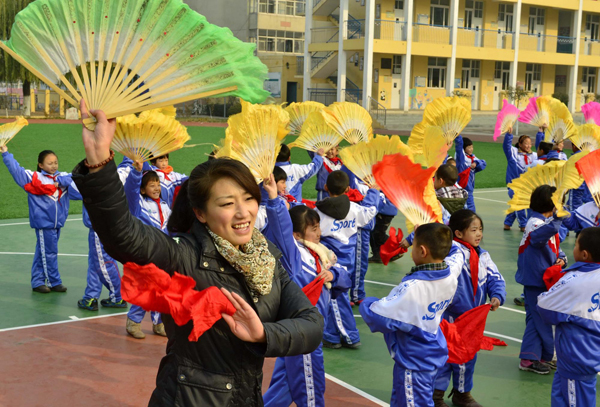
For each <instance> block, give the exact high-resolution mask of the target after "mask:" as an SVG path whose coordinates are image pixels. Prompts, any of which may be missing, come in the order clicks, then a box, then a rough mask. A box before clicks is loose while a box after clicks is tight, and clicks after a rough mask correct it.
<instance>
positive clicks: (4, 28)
mask: <svg viewBox="0 0 600 407" xmlns="http://www.w3.org/2000/svg"><path fill="white" fill-rule="evenodd" d="M33 1H34V0H0V40H2V41H7V40H8V39H9V38H10V31H11V28H12V25H13V23H14V22H15V16H16V15H17V13H18V12H19V11H21V10H23V9H24V8H25V7H27V6H28V5H29V3H31V2H33ZM0 81H2V82H5V83H7V84H8V83H16V82H19V81H20V82H22V83H23V111H24V114H25V115H26V116H29V115H30V114H31V83H39V79H38V78H37V77H36V76H35V75H33V74H32V73H31V72H29V71H28V70H27V69H25V67H23V65H21V64H20V63H18V62H17V61H15V60H14V59H13V58H12V57H11V56H10V55H8V54H7V53H6V52H2V53H0Z"/></svg>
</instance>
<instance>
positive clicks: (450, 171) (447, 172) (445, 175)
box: [435, 164, 458, 186]
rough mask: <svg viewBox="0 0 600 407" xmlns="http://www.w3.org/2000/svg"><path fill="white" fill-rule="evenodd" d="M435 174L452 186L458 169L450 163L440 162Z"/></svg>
mask: <svg viewBox="0 0 600 407" xmlns="http://www.w3.org/2000/svg"><path fill="white" fill-rule="evenodd" d="M435 176H436V177H438V178H439V179H441V180H444V182H445V183H446V185H447V186H452V185H454V184H456V181H458V169H457V168H456V167H455V166H454V165H452V164H442V165H440V168H438V169H437V171H436V172H435Z"/></svg>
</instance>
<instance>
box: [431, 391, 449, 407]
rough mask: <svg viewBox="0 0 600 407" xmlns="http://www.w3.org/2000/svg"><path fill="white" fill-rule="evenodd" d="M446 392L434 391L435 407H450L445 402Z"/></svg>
mask: <svg viewBox="0 0 600 407" xmlns="http://www.w3.org/2000/svg"><path fill="white" fill-rule="evenodd" d="M444 393H445V391H444V390H434V391H433V407H448V405H447V404H446V402H445V401H444Z"/></svg>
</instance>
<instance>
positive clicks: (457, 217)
mask: <svg viewBox="0 0 600 407" xmlns="http://www.w3.org/2000/svg"><path fill="white" fill-rule="evenodd" d="M475 219H479V221H480V222H481V227H482V228H483V220H482V219H481V217H479V215H477V214H476V213H475V212H473V211H472V210H470V209H460V210H458V211H456V212H454V213H453V214H452V216H450V222H449V223H448V226H449V227H450V229H451V230H452V234H454V232H456V231H457V230H458V231H460V232H464V231H465V229H468V228H469V226H471V223H472V222H473V221H474V220H475Z"/></svg>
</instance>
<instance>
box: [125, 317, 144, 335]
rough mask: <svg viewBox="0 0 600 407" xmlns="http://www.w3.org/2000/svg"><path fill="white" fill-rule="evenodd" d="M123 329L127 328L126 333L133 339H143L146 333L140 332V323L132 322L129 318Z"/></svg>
mask: <svg viewBox="0 0 600 407" xmlns="http://www.w3.org/2000/svg"><path fill="white" fill-rule="evenodd" d="M125 329H126V330H127V333H128V334H129V335H131V336H133V337H134V338H135V339H144V338H145V337H146V334H144V333H143V332H142V324H138V323H137V322H133V321H132V320H131V319H129V318H127V324H126V325H125Z"/></svg>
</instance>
